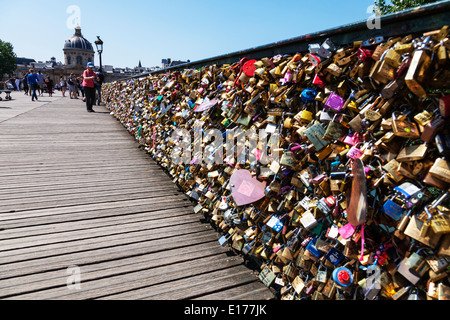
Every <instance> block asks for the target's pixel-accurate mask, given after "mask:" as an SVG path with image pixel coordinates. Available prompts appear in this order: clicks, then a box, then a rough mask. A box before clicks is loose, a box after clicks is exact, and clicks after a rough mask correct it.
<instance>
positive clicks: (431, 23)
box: [118, 0, 450, 81]
mask: <svg viewBox="0 0 450 320" xmlns="http://www.w3.org/2000/svg"><path fill="white" fill-rule="evenodd" d="M449 21H450V0H445V1H439V2H435V3H432V4H428V5H424V6H420V7H417V8H413V9H408V10H404V11H400V12H397V13H392V14H388V15H384V16H381V17H380V23H381V28H380V29H369V28H368V27H367V21H366V20H365V21H360V22H356V23H352V24H348V25H343V26H339V27H336V28H332V29H327V30H323V31H320V32H315V33H309V34H305V35H302V36H299V37H295V38H291V39H287V40H282V41H278V42H273V43H270V44H266V45H262V46H259V47H254V48H249V49H245V50H241V51H236V52H232V53H228V54H224V55H220V56H216V57H211V58H207V59H202V60H198V61H193V62H189V63H184V64H180V65H177V66H173V67H168V68H164V69H159V70H155V71H152V72H148V73H142V74H139V75H134V76H131V77H127V78H123V79H120V80H118V81H121V80H127V79H137V78H142V77H146V76H149V75H155V74H161V73H167V72H174V71H182V70H184V69H199V68H202V67H204V66H208V65H214V64H216V65H222V64H233V63H235V62H239V61H240V60H241V59H242V58H244V57H247V58H249V59H260V58H264V57H272V56H275V55H277V54H294V53H297V52H306V51H308V45H309V44H311V43H322V42H323V41H325V40H326V39H327V38H329V39H331V40H332V42H333V43H334V44H335V45H336V46H337V47H341V46H346V45H349V44H352V43H353V42H354V41H361V40H363V41H364V40H367V39H370V38H373V37H377V36H383V37H385V38H388V37H396V36H402V35H408V34H412V35H417V34H419V33H423V32H427V31H430V30H434V29H439V28H442V26H444V25H446V24H448V23H449Z"/></svg>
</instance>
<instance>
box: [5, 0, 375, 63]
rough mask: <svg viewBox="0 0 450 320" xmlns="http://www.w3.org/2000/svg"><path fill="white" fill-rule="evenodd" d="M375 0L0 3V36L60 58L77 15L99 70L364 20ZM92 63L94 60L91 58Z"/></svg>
mask: <svg viewBox="0 0 450 320" xmlns="http://www.w3.org/2000/svg"><path fill="white" fill-rule="evenodd" d="M373 3H374V1H373V0H345V1H343V0H342V1H339V0H322V1H312V0H278V1H274V0H271V1H268V0H258V1H256V0H240V1H236V0H228V1H217V0H190V1H184V0H165V1H154V0H150V1H133V0H128V1H125V0H122V1H101V0H98V1H95V0H89V1H86V0H70V1H66V0H59V1H49V0H39V1H36V0H21V1H11V0H6V1H4V0H0V14H1V17H0V39H1V40H3V41H8V42H11V43H12V44H13V46H14V49H15V52H16V54H17V56H19V57H26V58H33V59H35V60H37V61H46V60H49V59H50V58H51V57H52V56H54V57H56V59H57V61H63V51H62V49H63V46H64V41H65V40H66V39H67V38H70V37H71V36H72V35H73V33H74V30H73V29H69V28H68V24H69V26H70V24H73V23H74V22H73V21H74V14H76V12H74V11H70V12H69V13H68V12H67V10H68V8H69V7H70V6H73V5H75V6H77V7H78V8H79V10H80V22H81V23H80V25H81V28H82V33H83V36H84V37H85V38H87V39H88V40H89V41H91V42H92V43H93V42H94V41H95V40H96V38H97V36H98V35H99V36H100V37H101V39H102V40H103V41H104V43H105V44H104V53H103V55H102V60H103V64H104V65H113V66H114V67H135V66H137V64H138V62H139V60H141V61H142V64H143V66H144V67H152V66H157V65H158V66H159V65H160V64H161V59H164V58H171V59H172V60H187V59H190V60H191V61H196V60H201V59H206V58H209V57H214V56H218V55H222V54H226V53H230V52H235V51H239V50H244V49H248V48H252V47H256V46H261V45H265V44H269V43H272V42H276V41H281V40H286V39H290V38H293V37H297V36H300V35H304V34H307V33H311V32H317V31H322V30H326V29H329V28H334V27H338V26H341V25H346V24H349V23H354V22H360V21H365V20H367V19H368V18H369V17H370V15H371V14H370V13H367V8H368V7H369V6H371V5H373ZM95 62H96V63H97V64H98V57H97V55H96V61H95Z"/></svg>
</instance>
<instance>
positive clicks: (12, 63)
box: [0, 39, 17, 79]
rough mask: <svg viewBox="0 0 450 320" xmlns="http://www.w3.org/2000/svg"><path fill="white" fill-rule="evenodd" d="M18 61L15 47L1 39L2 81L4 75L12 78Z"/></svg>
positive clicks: (0, 61) (0, 67)
mask: <svg viewBox="0 0 450 320" xmlns="http://www.w3.org/2000/svg"><path fill="white" fill-rule="evenodd" d="M16 59H17V56H16V54H15V53H14V47H13V45H12V44H11V43H9V42H5V41H2V40H1V39H0V79H1V78H2V77H3V75H4V74H7V75H8V76H12V74H13V73H14V71H15V70H16Z"/></svg>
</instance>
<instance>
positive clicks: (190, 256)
mask: <svg viewBox="0 0 450 320" xmlns="http://www.w3.org/2000/svg"><path fill="white" fill-rule="evenodd" d="M225 252H226V250H225V249H221V248H218V247H217V245H216V243H213V242H209V243H204V244H199V245H193V246H189V247H183V248H176V249H173V250H165V251H163V252H157V253H151V254H146V255H142V256H137V257H132V258H124V259H121V260H113V261H107V262H104V263H98V264H91V265H84V266H80V269H81V270H80V271H81V272H82V278H81V281H82V283H83V284H84V283H85V282H87V281H91V280H98V279H100V280H103V279H105V281H106V286H108V285H109V278H110V277H112V276H119V277H120V276H122V275H123V274H127V273H129V272H134V271H142V270H151V269H152V268H156V267H162V268H167V267H171V266H172V265H174V264H178V263H181V262H186V261H193V260H196V259H199V258H206V257H209V256H213V257H216V256H218V255H222V254H224V253H225ZM67 277H68V274H67V268H66V269H59V270H56V271H49V272H44V273H39V274H32V275H28V276H19V277H15V278H9V279H6V280H0V289H1V290H0V299H2V298H5V297H12V296H17V295H19V294H24V293H32V292H36V291H42V290H46V289H49V288H55V287H61V286H65V285H66V284H67ZM96 286H100V283H97V284H96ZM74 294H77V293H74ZM38 298H41V295H40V293H39V296H38Z"/></svg>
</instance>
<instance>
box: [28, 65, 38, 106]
mask: <svg viewBox="0 0 450 320" xmlns="http://www.w3.org/2000/svg"><path fill="white" fill-rule="evenodd" d="M27 80H28V85H29V86H30V88H31V101H34V100H36V101H38V97H37V95H36V90H37V88H38V86H39V78H38V76H37V74H36V73H35V72H34V70H33V69H30V74H29V75H28V77H27Z"/></svg>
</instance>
